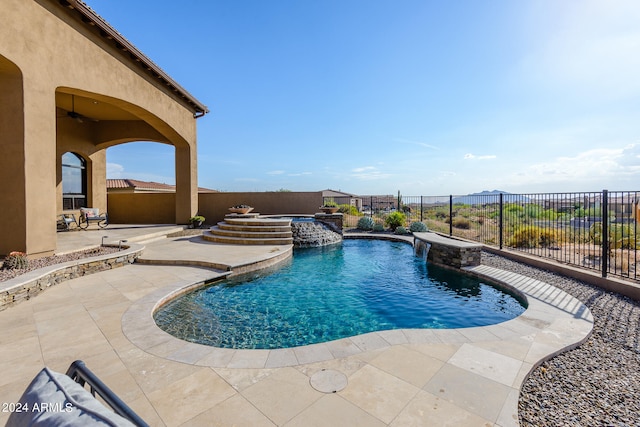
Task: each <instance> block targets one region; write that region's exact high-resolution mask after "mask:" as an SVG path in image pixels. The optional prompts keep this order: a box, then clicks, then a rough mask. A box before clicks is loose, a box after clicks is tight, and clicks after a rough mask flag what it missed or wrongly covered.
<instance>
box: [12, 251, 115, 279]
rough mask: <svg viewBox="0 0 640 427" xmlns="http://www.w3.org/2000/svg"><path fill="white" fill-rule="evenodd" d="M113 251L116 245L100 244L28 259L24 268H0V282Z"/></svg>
mask: <svg viewBox="0 0 640 427" xmlns="http://www.w3.org/2000/svg"><path fill="white" fill-rule="evenodd" d="M114 252H118V248H117V247H113V246H101V247H98V248H95V249H88V250H86V251H80V252H72V253H69V254H65V255H53V256H48V257H42V258H37V259H32V260H29V267H28V268H26V269H12V270H8V269H7V270H5V269H2V268H0V282H4V281H5V280H9V279H13V278H14V277H17V276H20V275H21V274H24V273H27V272H29V271H32V270H36V269H38V268H42V267H48V266H50V265H55V264H60V263H63V262H67V261H76V260H79V259H83V258H87V257H93V256H98V255H106V254H111V253H114Z"/></svg>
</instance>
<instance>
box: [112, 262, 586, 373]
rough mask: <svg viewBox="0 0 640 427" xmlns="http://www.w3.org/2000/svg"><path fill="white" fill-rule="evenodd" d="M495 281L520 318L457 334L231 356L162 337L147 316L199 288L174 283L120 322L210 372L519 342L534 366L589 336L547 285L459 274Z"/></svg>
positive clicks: (154, 349)
mask: <svg viewBox="0 0 640 427" xmlns="http://www.w3.org/2000/svg"><path fill="white" fill-rule="evenodd" d="M465 270H466V271H468V272H469V273H471V274H476V275H479V276H482V277H485V278H487V279H490V280H493V281H497V282H499V283H502V284H505V285H506V286H508V287H510V288H512V289H514V290H515V291H516V292H518V293H521V294H523V295H524V296H525V297H526V299H527V303H528V307H527V309H526V310H525V311H524V313H523V314H521V315H520V316H518V317H516V318H514V319H511V320H509V321H506V322H503V323H499V324H495V325H490V326H483V327H473V328H461V329H397V330H387V331H377V332H370V333H367V334H363V335H356V336H353V337H349V338H343V339H339V340H335V341H329V342H325V343H319V344H312V345H308V346H301V347H292V348H285V349H275V350H235V349H224V348H216V347H210V346H206V345H202V344H196V343H191V342H187V341H183V340H181V339H179V338H175V337H174V336H172V335H170V334H168V333H166V332H164V331H163V330H162V329H160V328H159V327H158V326H157V325H156V324H155V322H154V320H153V313H154V312H155V310H156V309H157V308H158V307H159V306H160V305H161V304H162V303H164V302H166V301H167V300H168V299H170V298H171V297H174V296H175V295H176V293H177V294H180V293H182V292H184V290H185V288H188V289H192V288H193V287H195V286H198V285H202V282H199V283H188V284H186V283H176V284H174V285H170V286H167V287H165V288H163V289H160V290H158V291H156V292H153V293H151V294H149V295H147V296H146V297H144V298H142V299H140V300H138V301H137V302H135V303H134V304H133V305H132V306H131V307H130V308H129V309H128V310H127V311H126V312H125V313H124V315H123V317H122V330H123V332H124V334H125V336H126V337H127V338H128V339H129V340H130V341H131V342H132V343H133V344H135V345H136V346H137V347H139V348H141V349H142V350H144V351H146V352H148V353H151V354H153V355H155V356H158V357H162V358H166V359H169V360H173V361H177V362H182V363H188V364H192V365H198V366H208V367H213V368H254V369H261V368H280V367H288V366H298V365H304V364H308V363H316V362H323V361H328V360H333V359H339V358H343V357H348V356H353V355H357V354H360V353H364V352H367V351H370V350H376V349H381V348H385V347H390V346H394V345H412V344H428V343H458V344H459V343H476V342H484V341H501V342H504V343H505V344H506V343H508V342H509V341H511V340H520V339H522V338H523V337H524V338H525V339H530V340H532V341H534V342H536V340H539V341H540V346H537V347H539V348H538V349H535V351H534V352H533V353H532V354H531V355H527V357H526V358H525V359H524V360H523V361H524V362H526V363H530V364H531V365H532V366H536V365H537V364H539V363H540V362H542V361H544V360H546V359H548V358H549V357H552V356H553V355H555V354H558V353H560V352H562V351H564V350H565V349H567V348H570V347H572V346H576V345H579V344H580V343H581V342H583V341H584V340H585V339H586V338H587V337H588V336H589V334H590V332H591V329H592V327H593V316H592V315H591V312H590V311H589V309H588V308H587V307H586V306H584V305H583V304H582V303H581V302H580V301H578V300H577V299H576V298H574V297H572V296H570V295H569V294H567V293H566V292H564V291H561V290H560V289H558V288H555V287H553V286H551V285H549V284H548V283H544V282H540V281H538V280H535V279H532V278H529V277H526V276H522V275H520V274H516V273H510V272H507V271H504V270H499V269H496V268H493V267H488V266H482V265H481V266H478V267H470V268H467V269H465Z"/></svg>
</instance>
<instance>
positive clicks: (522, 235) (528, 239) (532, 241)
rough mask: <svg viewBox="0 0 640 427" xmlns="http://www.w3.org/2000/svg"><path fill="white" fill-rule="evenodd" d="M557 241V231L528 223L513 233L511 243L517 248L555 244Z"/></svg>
mask: <svg viewBox="0 0 640 427" xmlns="http://www.w3.org/2000/svg"><path fill="white" fill-rule="evenodd" d="M557 241H558V237H557V235H556V232H555V231H553V230H549V229H543V228H540V227H537V226H535V225H527V226H524V227H521V228H519V229H517V230H516V231H515V232H514V233H513V236H511V240H510V242H509V245H510V246H513V247H516V248H537V247H549V246H553V245H555V244H556V243H557Z"/></svg>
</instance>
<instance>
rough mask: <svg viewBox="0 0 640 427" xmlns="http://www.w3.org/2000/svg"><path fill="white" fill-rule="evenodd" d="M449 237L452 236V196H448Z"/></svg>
mask: <svg viewBox="0 0 640 427" xmlns="http://www.w3.org/2000/svg"><path fill="white" fill-rule="evenodd" d="M449 236H453V194H450V195H449Z"/></svg>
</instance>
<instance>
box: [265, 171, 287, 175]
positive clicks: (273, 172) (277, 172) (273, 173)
mask: <svg viewBox="0 0 640 427" xmlns="http://www.w3.org/2000/svg"><path fill="white" fill-rule="evenodd" d="M282 174H284V171H270V172H267V175H282Z"/></svg>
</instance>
